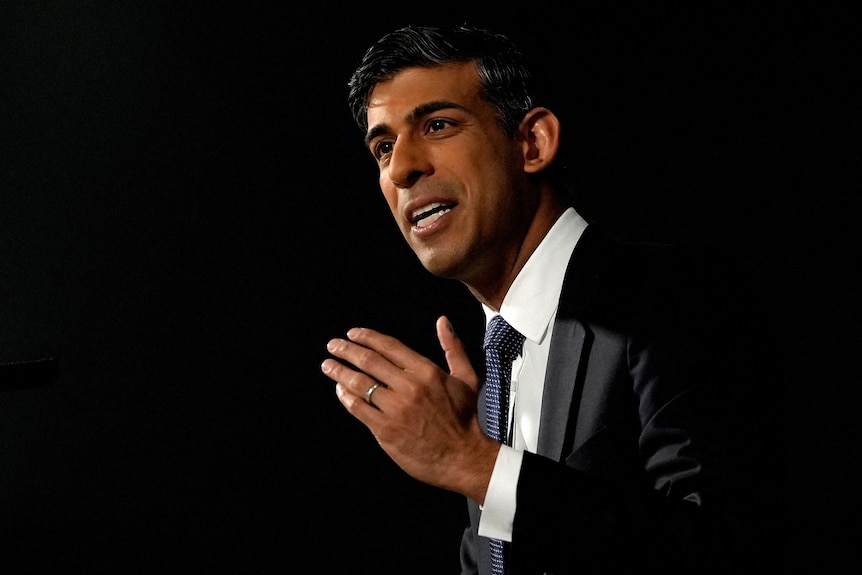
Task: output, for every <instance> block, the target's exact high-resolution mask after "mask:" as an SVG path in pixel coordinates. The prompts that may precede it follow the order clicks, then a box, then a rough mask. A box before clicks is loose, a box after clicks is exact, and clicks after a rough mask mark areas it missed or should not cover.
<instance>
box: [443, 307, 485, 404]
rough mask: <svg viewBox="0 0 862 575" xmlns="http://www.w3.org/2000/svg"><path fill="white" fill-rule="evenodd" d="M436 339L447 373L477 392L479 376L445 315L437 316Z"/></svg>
mask: <svg viewBox="0 0 862 575" xmlns="http://www.w3.org/2000/svg"><path fill="white" fill-rule="evenodd" d="M437 339H438V340H439V341H440V347H441V348H443V352H444V353H445V354H446V363H447V364H448V366H449V374H450V375H452V376H453V377H457V378H458V379H460V380H461V381H463V382H464V383H466V384H467V385H469V386H470V388H471V389H472V390H473V391H474V392H478V390H479V378H478V376H477V375H476V371H475V370H474V369H473V366H472V364H471V363H470V359H469V358H468V357H467V351H466V350H465V349H464V343H463V342H462V341H461V338H460V337H458V334H456V333H455V329H454V328H453V327H452V323H451V322H450V321H449V318H447V317H446V316H445V315H441V316H440V317H439V318H437Z"/></svg>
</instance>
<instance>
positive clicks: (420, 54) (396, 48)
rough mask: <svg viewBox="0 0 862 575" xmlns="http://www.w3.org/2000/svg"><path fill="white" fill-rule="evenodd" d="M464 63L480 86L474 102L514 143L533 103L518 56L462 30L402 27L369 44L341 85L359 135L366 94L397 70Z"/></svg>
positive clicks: (494, 38) (503, 42)
mask: <svg viewBox="0 0 862 575" xmlns="http://www.w3.org/2000/svg"><path fill="white" fill-rule="evenodd" d="M470 61H472V62H474V63H475V64H476V71H477V72H478V74H479V78H480V80H481V92H480V96H481V97H482V98H483V99H484V100H486V101H487V102H489V103H490V104H492V105H493V106H494V108H496V110H497V117H498V120H499V122H500V125H501V126H502V128H503V130H504V131H505V132H506V133H507V134H508V135H509V136H512V137H514V135H515V132H516V130H517V128H518V126H519V125H520V123H521V120H523V118H524V115H525V114H526V113H527V112H528V111H530V110H531V109H532V108H533V101H534V94H533V91H532V90H533V88H532V77H531V74H530V71H529V69H528V67H527V65H526V62H525V58H524V54H523V53H522V52H521V51H520V50H519V49H518V47H517V46H516V45H515V44H514V43H513V42H512V41H511V40H510V39H509V38H508V37H506V36H504V35H502V34H497V33H494V32H490V31H488V30H484V29H482V28H475V27H470V26H467V25H460V26H406V27H404V28H400V29H398V30H395V31H394V32H390V33H388V34H386V35H384V36H383V37H381V38H380V39H379V40H377V41H376V42H375V43H374V44H372V45H371V46H370V47H369V48H368V50H367V51H366V52H365V55H364V56H363V57H362V60H361V62H360V64H359V66H358V67H357V68H356V70H355V71H354V72H353V74H352V76H351V77H350V80H349V81H348V84H347V85H348V87H349V89H350V92H349V95H348V105H349V106H350V110H351V112H352V114H353V118H354V120H355V121H356V124H357V125H358V126H359V128H360V129H361V130H362V131H363V132H365V131H366V130H367V129H368V117H367V108H368V98H369V96H370V95H371V91H372V90H373V89H374V86H376V85H377V84H378V83H380V82H383V81H386V80H389V79H391V78H392V77H393V76H395V75H396V74H397V73H398V72H400V71H401V70H403V69H405V68H413V67H428V66H439V65H442V64H449V63H457V62H470Z"/></svg>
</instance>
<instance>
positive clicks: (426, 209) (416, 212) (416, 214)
mask: <svg viewBox="0 0 862 575" xmlns="http://www.w3.org/2000/svg"><path fill="white" fill-rule="evenodd" d="M442 205H443V204H441V203H439V202H434V203H433V204H431V205H430V206H423V207H421V208H419V209H418V210H413V213H412V214H410V215H411V216H412V217H413V219H416V218H418V217H419V215H420V214H422V213H424V212H430V211H431V210H433V209H435V208H439V207H440V206H442Z"/></svg>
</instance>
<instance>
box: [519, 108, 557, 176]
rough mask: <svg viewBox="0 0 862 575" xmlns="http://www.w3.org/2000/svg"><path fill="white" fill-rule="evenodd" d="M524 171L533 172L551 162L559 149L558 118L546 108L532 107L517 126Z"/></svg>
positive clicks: (538, 170)
mask: <svg viewBox="0 0 862 575" xmlns="http://www.w3.org/2000/svg"><path fill="white" fill-rule="evenodd" d="M518 134H519V135H520V137H521V145H522V147H523V151H524V171H525V172H527V173H528V174H535V173H537V172H540V171H542V170H544V169H545V168H547V167H548V166H550V165H551V163H553V161H554V158H556V157H557V152H558V151H559V149H560V120H559V118H557V116H556V114H554V113H553V112H552V111H550V110H549V109H547V108H533V109H532V110H530V111H529V112H527V115H526V116H524V119H523V120H522V121H521V125H520V126H519V127H518Z"/></svg>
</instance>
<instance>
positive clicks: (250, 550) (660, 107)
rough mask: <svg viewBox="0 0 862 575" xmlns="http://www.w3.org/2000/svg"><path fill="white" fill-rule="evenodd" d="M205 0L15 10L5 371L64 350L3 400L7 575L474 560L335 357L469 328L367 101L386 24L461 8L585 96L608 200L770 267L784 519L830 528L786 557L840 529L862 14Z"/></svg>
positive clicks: (1, 347) (616, 213)
mask: <svg viewBox="0 0 862 575" xmlns="http://www.w3.org/2000/svg"><path fill="white" fill-rule="evenodd" d="M198 4H199V5H195V3H188V2H186V3H176V2H175V3H166V2H130V1H119V2H117V1H115V2H84V3H67V2H41V3H34V2H6V3H4V4H3V6H2V8H0V61H2V68H0V98H2V107H0V145H2V147H0V361H2V362H12V361H22V360H30V359H38V358H41V357H48V356H50V357H56V358H57V359H58V361H59V372H58V377H57V379H56V381H55V382H54V383H53V384H52V385H47V386H35V387H29V388H27V387H25V388H23V389H15V390H8V391H4V392H2V393H0V526H2V532H0V533H2V538H0V546H2V547H3V549H0V561H4V562H6V563H8V569H9V570H8V571H4V573H5V572H10V573H12V572H28V568H29V570H30V571H31V572H55V573H61V572H67V571H68V572H72V571H77V570H79V569H84V570H85V571H86V572H89V573H97V572H110V573H138V572H147V573H151V572H178V571H183V572H218V571H231V572H237V573H294V572H300V571H301V569H300V566H303V565H308V566H311V567H310V570H312V571H315V572H322V573H345V572H348V570H351V571H352V572H360V573H455V572H456V571H457V546H458V541H459V538H460V533H461V528H462V526H463V524H464V521H465V520H466V511H465V507H464V503H463V501H462V499H461V498H460V496H457V495H454V494H451V493H447V492H441V491H437V490H434V489H431V488H428V487H426V486H424V485H422V484H419V483H417V482H415V481H414V480H412V479H411V478H409V477H408V476H407V475H406V474H404V473H403V472H401V471H400V470H399V469H398V468H397V467H396V466H395V465H394V464H393V463H391V461H389V460H388V458H387V457H386V456H385V455H384V454H383V453H382V451H381V450H380V449H379V448H378V447H377V446H376V444H375V442H374V440H373V438H372V437H371V435H370V434H369V433H368V432H367V430H366V429H365V428H364V427H362V426H361V425H360V424H359V423H358V422H356V421H355V420H353V419H352V418H351V417H350V416H349V415H348V414H347V413H346V411H345V410H344V409H343V408H342V407H341V405H340V404H339V403H338V401H337V400H336V398H335V394H334V391H333V386H332V385H331V384H330V383H329V381H328V380H326V379H325V378H324V377H322V375H320V374H319V371H318V366H319V364H320V362H321V361H322V360H323V359H324V357H325V356H326V354H325V347H324V346H325V342H326V341H327V340H328V339H329V338H330V337H333V336H336V335H340V334H343V333H344V331H345V330H346V329H348V328H349V327H351V326H353V325H357V324H363V325H368V326H371V327H375V328H379V329H382V330H387V331H390V332H391V333H393V334H395V335H398V336H400V337H402V338H403V339H404V340H405V341H407V342H408V343H410V344H412V345H413V346H414V347H416V348H417V349H420V350H422V351H423V352H425V353H427V354H429V355H431V356H432V357H434V358H435V359H438V360H439V359H441V358H440V356H439V353H438V351H437V347H436V342H435V338H434V319H435V318H436V317H437V316H438V315H439V314H442V313H446V314H449V315H450V316H451V317H452V318H453V320H454V322H455V325H456V328H457V329H458V330H459V331H460V332H462V336H463V337H465V338H466V339H468V341H471V342H478V339H479V337H480V334H481V329H482V325H481V322H482V320H481V312H480V311H479V309H478V305H477V304H476V303H475V302H473V301H472V300H471V299H470V297H469V294H468V293H467V292H466V290H465V289H464V288H463V287H462V286H461V285H460V284H455V283H453V282H446V281H444V280H440V279H438V278H434V277H432V276H430V275H429V274H427V272H425V271H424V270H423V269H422V268H421V267H420V266H419V264H418V262H417V261H416V260H415V258H414V257H413V255H412V253H411V252H409V250H408V249H407V247H406V244H404V242H403V240H402V239H401V237H400V235H399V233H398V231H397V229H396V227H395V225H394V224H393V222H392V221H391V216H390V215H389V213H388V210H387V208H386V206H385V204H384V202H383V200H382V197H381V195H380V194H379V191H378V190H377V188H376V174H375V167H374V165H373V164H372V163H371V161H370V158H368V157H367V153H366V152H365V150H364V149H363V147H362V145H361V135H360V134H359V132H358V131H357V130H356V128H355V127H354V126H353V124H352V121H351V119H350V116H349V113H348V111H347V109H346V105H345V95H346V88H345V84H346V80H347V77H348V76H349V74H350V72H351V71H352V67H353V66H354V65H355V64H356V63H357V61H358V58H359V56H360V55H361V52H362V51H363V50H364V48H365V47H366V46H367V45H368V44H369V43H370V42H371V41H372V40H374V39H376V38H377V37H378V36H379V35H380V34H381V33H383V32H385V31H388V30H389V29H390V28H392V27H394V26H400V25H403V24H409V23H430V22H439V21H450V22H451V21H454V22H467V23H473V24H479V25H488V26H496V27H499V28H501V29H502V30H503V31H505V32H508V33H510V34H511V35H512V36H513V37H514V38H515V39H516V40H517V41H518V42H520V43H522V44H523V45H524V47H525V48H527V50H528V53H529V54H530V56H531V57H532V58H533V59H535V60H536V62H537V63H538V64H539V65H540V66H542V67H544V68H545V69H546V70H547V71H549V72H551V73H552V75H553V79H554V81H555V82H557V83H559V84H561V85H562V86H563V88H564V90H563V91H562V92H561V93H559V94H558V95H557V96H556V97H553V98H549V100H547V103H548V104H549V105H550V106H551V107H553V108H554V109H556V110H557V111H558V112H559V113H560V115H561V116H562V117H563V119H564V122H565V130H566V131H565V138H566V142H567V145H569V146H570V152H571V153H570V158H569V166H570V170H571V172H572V174H573V176H574V177H575V181H576V182H577V184H578V189H579V191H580V196H581V198H580V201H581V202H582V204H581V205H582V208H583V210H584V212H585V213H587V214H588V215H589V216H590V217H591V218H592V219H595V220H601V221H603V222H604V223H605V224H607V225H609V226H610V227H612V228H614V229H616V230H618V231H620V232H624V233H628V234H630V235H635V236H642V237H655V238H661V239H665V238H668V239H677V238H683V239H690V238H695V239H704V240H707V241H710V242H712V243H715V244H716V245H719V246H721V247H722V249H726V250H727V251H728V252H729V253H730V254H731V255H732V256H733V257H734V258H735V259H736V260H737V261H738V262H739V263H740V264H741V265H742V266H743V267H744V269H745V270H747V273H749V274H751V275H752V277H754V278H755V279H756V280H757V283H758V285H760V286H761V287H762V288H763V290H764V293H766V294H767V295H768V298H767V301H768V305H767V307H768V309H767V310H766V311H767V312H768V313H767V316H768V317H770V318H771V319H772V321H774V322H775V323H776V327H777V328H778V329H777V331H778V332H779V333H780V334H781V335H782V337H786V338H787V341H788V343H787V349H788V354H787V359H786V363H785V365H783V366H781V367H782V368H786V369H785V371H786V376H787V377H788V387H787V393H786V395H785V396H784V397H780V398H776V401H777V402H782V404H783V405H786V408H787V412H788V425H787V428H786V430H785V431H784V436H785V437H786V438H787V440H788V441H787V443H788V445H789V446H790V447H789V450H790V452H792V454H793V457H791V458H790V462H791V463H790V469H789V473H788V479H789V481H788V485H787V487H786V488H782V489H783V490H784V489H786V498H787V506H786V509H787V510H788V513H789V518H788V520H789V522H790V523H789V524H790V525H792V526H793V527H792V529H791V530H789V531H791V532H793V533H794V534H798V533H799V532H800V530H803V529H806V528H807V527H808V526H809V525H810V523H809V521H810V519H811V518H812V517H813V518H815V519H816V524H817V525H818V526H821V528H820V529H818V530H817V533H816V534H811V535H806V539H807V542H808V544H807V546H806V547H805V548H802V547H799V546H796V545H794V544H792V542H791V540H790V539H788V545H787V549H786V552H787V553H788V556H789V557H791V558H792V561H791V563H792V564H794V565H796V566H799V565H805V562H806V561H808V560H809V556H808V553H807V551H808V550H810V549H812V548H813V549H815V550H817V549H820V546H824V547H825V548H832V547H836V548H837V547H838V546H839V544H840V541H841V539H840V536H839V538H837V539H836V538H834V537H832V536H831V535H830V536H828V537H827V536H826V535H824V530H823V528H822V526H826V525H828V524H829V523H828V522H830V521H832V519H831V517H827V513H828V512H831V510H832V509H833V507H832V506H831V505H826V504H824V496H823V494H822V493H818V495H817V497H816V498H815V497H813V496H812V491H814V490H813V489H812V487H811V483H810V480H811V479H812V478H813V477H814V476H815V475H819V472H818V466H819V465H820V460H819V458H817V457H816V456H815V455H814V454H823V453H824V452H825V454H826V459H827V460H828V459H830V458H833V457H839V458H840V457H842V456H841V455H840V453H841V446H842V440H843V433H844V427H843V425H842V423H841V421H840V419H839V418H837V417H831V416H830V417H827V415H828V413H829V412H830V411H831V410H832V409H833V408H834V406H835V405H836V404H838V403H839V402H840V400H841V396H842V395H843V393H844V391H843V390H844V389H846V388H847V387H848V382H850V384H852V383H854V382H855V383H858V376H855V381H854V375H855V374H851V373H850V372H849V371H848V372H846V373H845V372H844V371H843V367H842V366H843V362H842V361H841V360H842V358H843V357H844V356H850V355H852V348H851V343H850V339H849V338H848V337H847V335H848V334H852V333H853V329H852V328H854V327H855V326H856V325H857V321H858V317H857V316H856V315H854V314H853V312H852V310H851V308H850V307H849V306H848V305H847V301H849V299H850V297H849V296H850V294H851V293H852V292H853V290H852V289H851V284H850V281H851V277H853V276H852V274H851V273H849V272H848V270H850V269H852V267H853V266H858V262H857V261H856V258H855V256H854V255H853V252H851V250H850V246H851V245H853V244H852V242H853V241H854V239H853V238H854V237H855V234H854V232H853V226H851V225H850V224H849V222H850V219H849V218H845V216H847V215H849V214H851V213H852V212H851V198H852V197H853V196H854V195H855V192H854V191H853V189H852V186H850V185H848V184H845V183H844V182H843V181H841V182H839V181H837V180H833V178H832V176H834V174H835V173H836V171H837V170H843V169H845V168H846V167H847V166H848V165H852V163H853V162H858V151H857V152H853V153H851V152H850V150H852V148H846V147H844V148H842V147H837V146H834V143H835V139H834V137H833V136H834V134H840V133H845V132H846V134H847V135H851V134H852V133H853V132H852V130H854V129H858V120H859V117H858V104H857V105H856V106H855V107H853V106H848V105H846V103H847V102H849V101H850V99H849V98H845V96H844V94H845V92H844V90H845V87H846V86H847V85H849V82H847V80H848V79H849V78H850V77H852V76H853V75H854V74H856V72H855V71H854V70H853V66H852V65H849V63H850V62H856V64H858V61H855V59H854V54H855V55H858V53H855V52H852V49H851V46H850V44H849V42H848V41H847V40H848V38H849V36H850V35H852V34H855V30H857V29H858V28H856V27H855V25H854V24H853V23H852V20H851V17H852V16H855V14H852V13H846V12H842V13H838V12H837V11H835V10H831V9H828V8H818V9H814V8H810V9H803V8H798V9H791V8H789V7H786V6H781V7H776V8H772V7H767V6H763V7H761V8H757V9H755V8H752V7H750V6H749V5H748V4H742V3H740V4H739V5H736V4H733V3H731V4H727V3H708V4H700V3H696V4H691V5H689V4H686V3H672V4H663V5H661V6H660V7H656V6H652V7H649V8H647V7H645V6H639V7H631V6H628V5H624V4H622V3H619V2H608V3H602V6H603V7H602V8H601V9H598V8H589V7H581V6H579V5H578V4H574V5H570V6H569V7H568V8H567V9H566V10H565V11H562V12H554V11H549V10H548V9H547V7H545V8H537V7H533V6H524V7H522V8H519V9H518V10H517V11H514V10H513V11H511V12H505V11H503V12H501V11H500V10H501V8H500V7H499V6H495V5H493V4H489V6H495V7H494V8H493V12H488V13H485V12H484V11H483V10H482V9H480V8H479V7H474V8H470V9H469V10H466V9H465V10H461V11H459V10H454V9H447V10H446V11H445V12H444V11H441V8H440V7H439V6H432V5H430V4H426V5H419V4H417V5H415V6H412V7H408V6H405V5H403V4H400V5H398V6H394V7H393V6H392V5H391V4H384V5H373V4H363V3H354V4H351V5H350V7H347V8H341V7H339V8H335V7H329V6H326V5H325V4H324V3H320V5H316V6H313V7H309V6H306V7H303V8H301V9H297V10H290V9H287V8H283V7H277V6H278V5H280V4H281V3H275V2H271V3H259V2H243V3H239V2H236V3H230V2H229V3H224V2H222V3H214V4H212V5H210V4H207V3H198ZM597 4H598V3H597ZM858 143H859V142H858V135H857V136H856V137H855V144H857V145H858ZM857 184H858V180H857ZM474 350H475V347H474ZM0 377H2V376H0ZM848 377H850V379H848ZM813 422H816V424H814V423H813ZM767 456H771V454H767ZM817 555H818V557H819V558H818V559H816V561H817V562H820V561H822V560H823V559H822V557H820V554H819V552H818V553H817ZM811 560H812V561H814V560H813V559H811Z"/></svg>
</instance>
